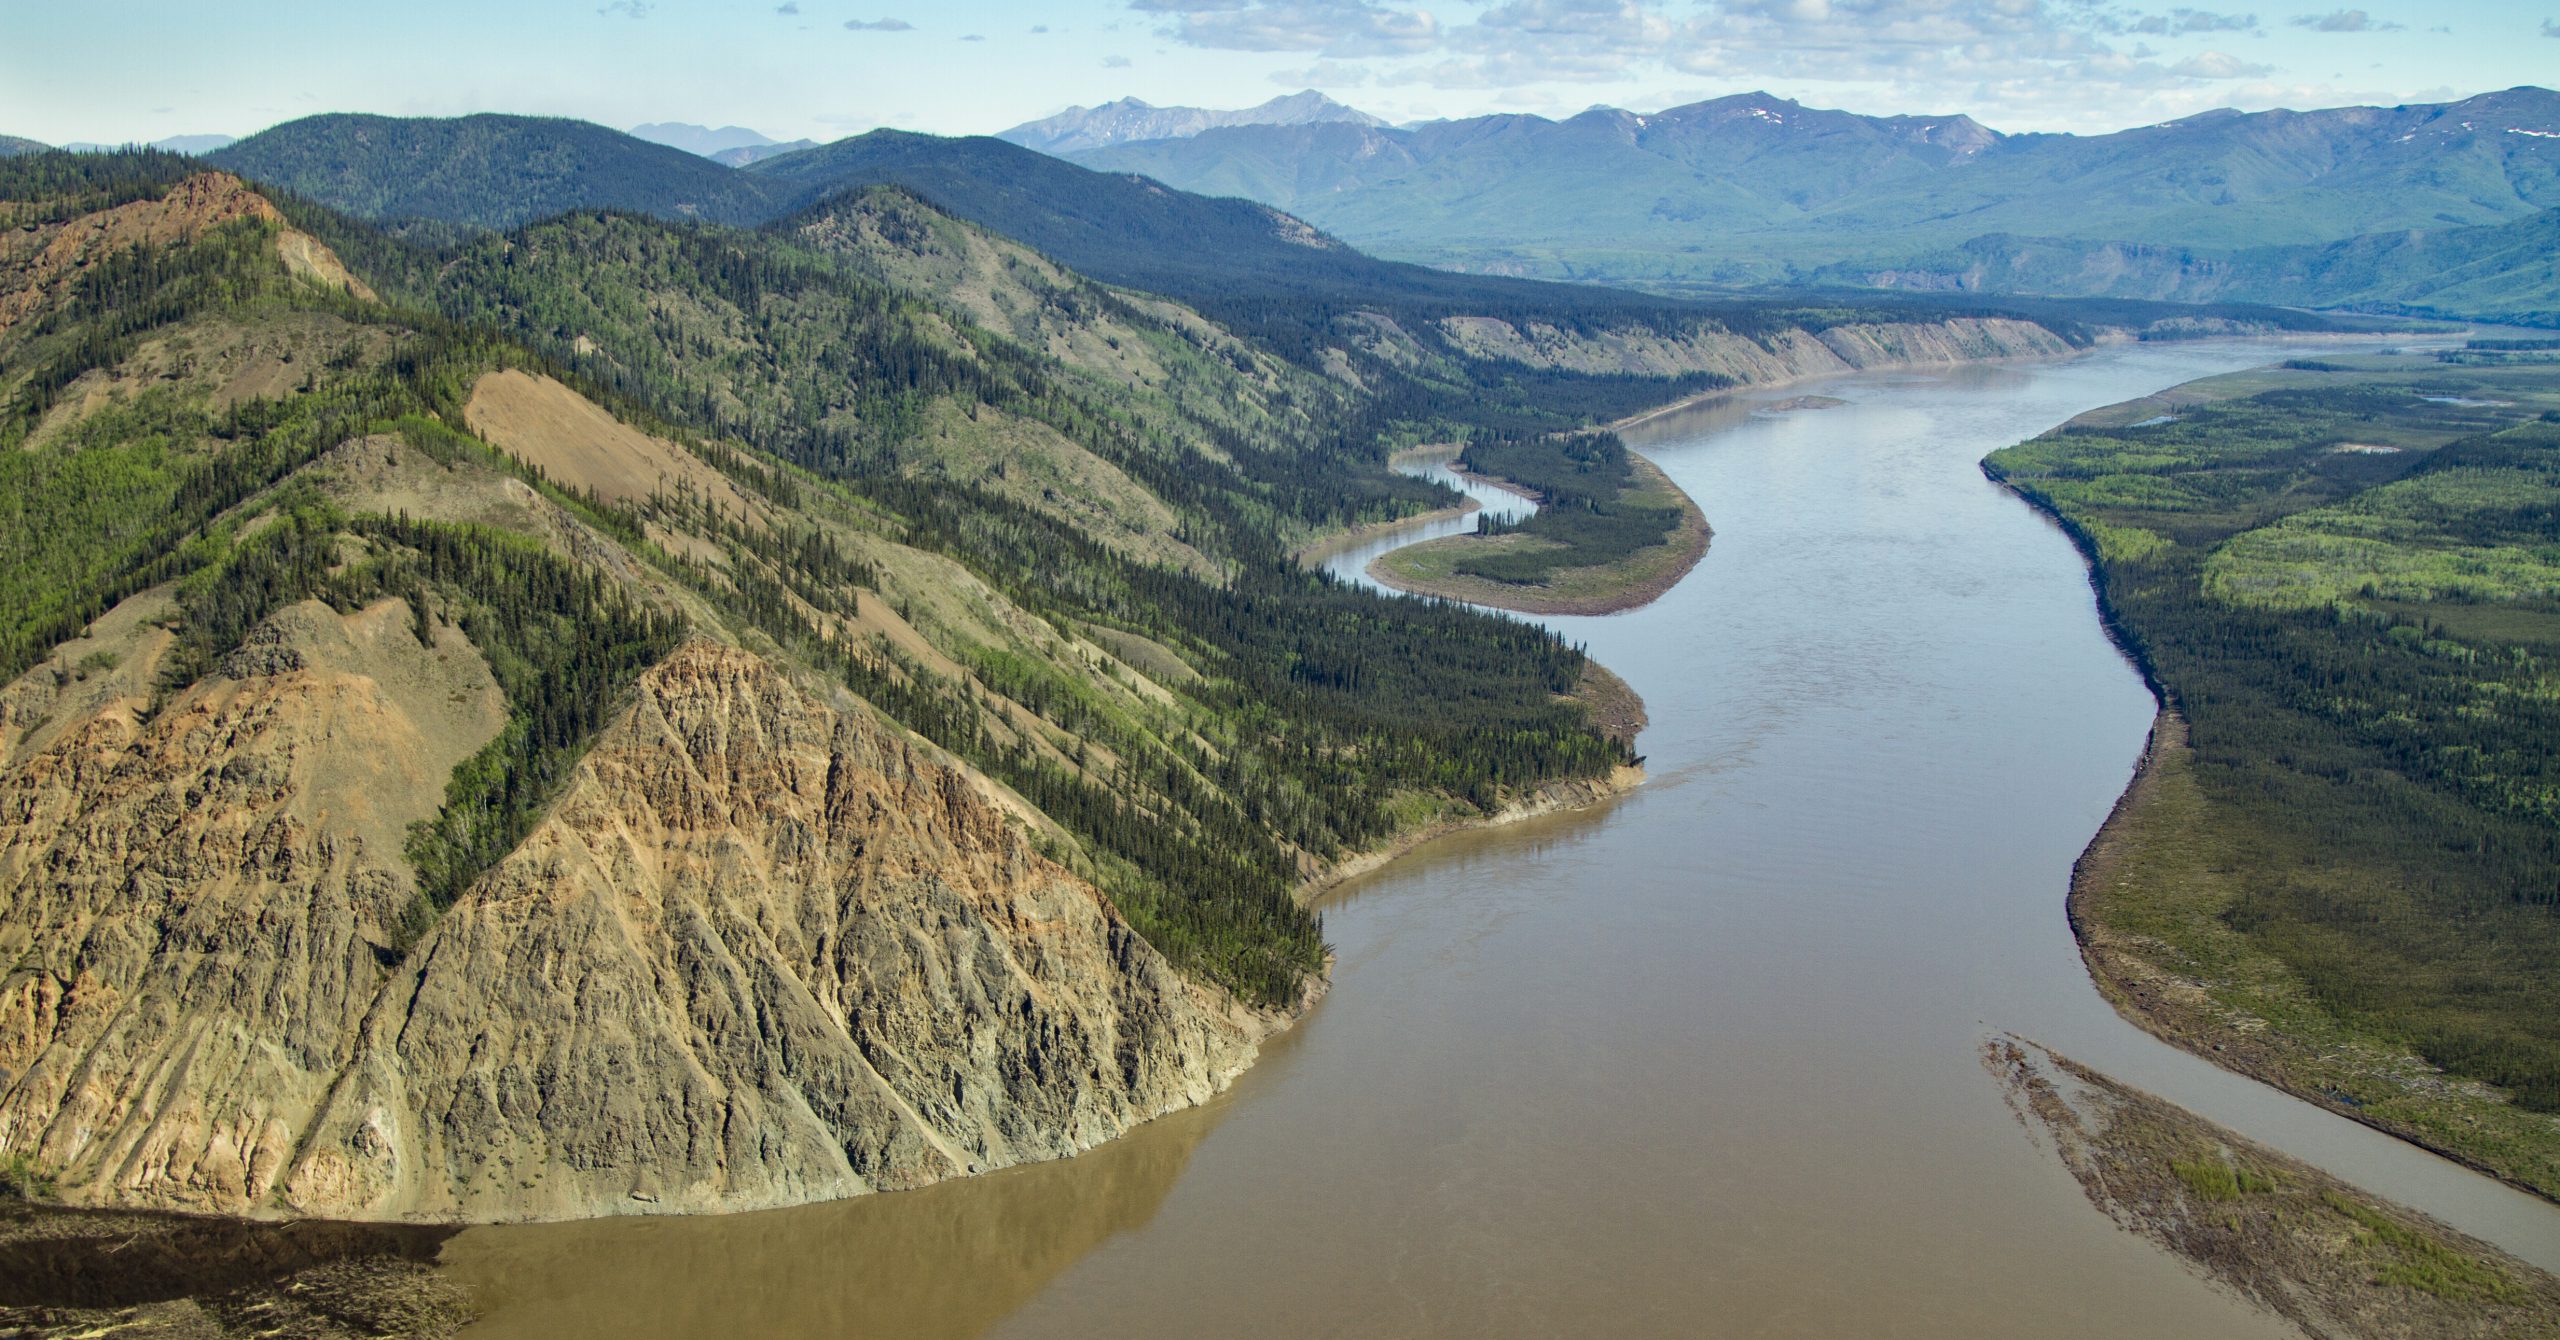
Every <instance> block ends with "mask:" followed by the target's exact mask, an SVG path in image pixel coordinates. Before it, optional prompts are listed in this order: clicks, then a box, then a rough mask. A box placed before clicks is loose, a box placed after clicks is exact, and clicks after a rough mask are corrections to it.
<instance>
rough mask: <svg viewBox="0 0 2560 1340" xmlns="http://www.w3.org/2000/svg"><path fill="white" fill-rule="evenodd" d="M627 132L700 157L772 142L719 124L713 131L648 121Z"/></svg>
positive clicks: (684, 123)
mask: <svg viewBox="0 0 2560 1340" xmlns="http://www.w3.org/2000/svg"><path fill="white" fill-rule="evenodd" d="M631 135H632V138H634V139H642V140H647V141H648V142H650V143H651V144H663V145H665V146H667V147H668V148H670V149H682V150H684V151H685V152H686V153H689V154H699V155H701V156H702V157H704V158H717V157H718V156H720V155H721V154H723V153H725V152H727V151H729V150H731V149H761V148H764V147H765V146H767V145H769V144H772V143H773V137H772V136H770V135H766V134H763V133H762V132H759V131H753V130H749V129H747V128H746V127H745V126H722V127H720V128H719V129H717V130H714V129H712V128H711V127H709V126H698V125H695V124H694V123H692V122H690V121H652V122H650V123H648V124H647V125H642V126H633V127H632V128H631Z"/></svg>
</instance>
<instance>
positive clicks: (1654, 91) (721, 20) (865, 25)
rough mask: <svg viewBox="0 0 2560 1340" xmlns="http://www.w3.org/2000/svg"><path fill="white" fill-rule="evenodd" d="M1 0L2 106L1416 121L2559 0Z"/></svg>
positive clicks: (2440, 33)
mask: <svg viewBox="0 0 2560 1340" xmlns="http://www.w3.org/2000/svg"><path fill="white" fill-rule="evenodd" d="M2201 3H2202V5H2204V6H2208V7H2197V6H2192V5H2186V4H2158V3H2150V2H2149V0H1498V2H1496V3H1467V2H1465V0H1447V2H1445V3H1434V4H1428V5H1423V4H1409V3H1404V0H1044V2H1042V3H1030V2H1028V0H975V2H972V0H956V2H955V0H943V2H942V3H923V2H922V0H759V2H758V3H726V2H724V0H435V3H431V4H418V3H414V2H412V3H404V4H397V5H388V4H376V3H372V2H371V0H329V2H328V3H315V2H313V0H89V2H88V3H84V4H78V5H61V4H37V3H34V0H0V134H15V135H24V136H27V137H29V138H33V139H39V140H44V141H46V142H48V143H61V142H64V141H69V140H90V141H100V142H109V143H118V142H124V141H128V140H141V141H147V140H153V139H159V138H162V137H165V136H169V135H176V134H200V133H226V134H233V135H246V134H249V133H251V132H253V131H256V130H260V129H263V128H265V127H267V126H270V125H274V124H276V123H278V122H281V121H289V120H292V119H294V118H296V117H300V116H306V115H310V114H313V113H317V112H330V111H349V112H378V113H385V114H390V115H403V116H429V115H437V116H441V115H458V114H462V113H467V112H476V111H502V112H520V113H529V114H540V115H557V116H575V117H582V118H585V119H587V120H591V121H598V122H602V123H604V124H606V125H611V126H615V127H622V128H627V127H630V126H632V125H635V124H638V123H641V122H648V121H690V122H699V123H702V124H705V125H711V126H720V125H730V124H736V125H744V126H748V127H751V128H753V129H755V130H758V131H761V132H763V133H765V134H767V135H770V136H772V137H774V138H776V139H796V138H801V137H807V138H811V139H817V140H832V139H837V138H840V137H842V136H845V135H851V134H857V133H860V132H862V131H865V130H870V129H873V128H876V127H879V126H896V127H901V128H904V129H910V130H923V131H930V132H934V133H937V134H972V133H987V132H993V131H997V130H1001V129H1004V128H1006V127H1008V126H1011V125H1014V124H1017V123H1019V122H1022V121H1027V120H1031V119H1034V118H1037V117H1042V116H1047V115H1049V114H1051V113H1054V112H1057V111H1060V110H1062V109H1064V108H1066V107H1069V106H1074V105H1089V104H1093V103H1099V102H1104V101H1108V100H1110V99H1113V98H1118V97H1123V96H1135V97H1139V98H1144V99H1146V100H1147V101H1149V102H1152V103H1155V104H1157V105H1159V106H1168V105H1189V106H1205V107H1242V106H1249V105H1252V104H1254V103H1258V102H1261V101H1263V100H1264V99H1266V98H1269V97H1272V96H1274V95H1277V94H1280V93H1286V92H1294V91H1296V90H1297V89H1300V88H1315V89H1319V90H1321V91H1323V92H1325V93H1328V94H1331V95H1332V96H1334V97H1336V98H1339V99H1341V100H1342V101H1345V102H1348V103H1350V104H1352V105H1354V106H1356V107H1360V108H1362V109H1363V110H1366V111H1369V112H1371V113H1373V114H1375V115H1379V116H1383V117H1386V118H1387V119H1389V120H1392V121H1397V122H1406V121H1416V120H1427V119H1432V118H1438V117H1462V116H1474V115H1480V114H1483V113H1487V112H1535V113H1539V114H1542V115H1549V116H1564V115H1570V114H1572V113H1574V112H1577V111H1580V110H1582V109H1584V108H1586V107H1590V106H1593V105H1596V104H1607V105H1611V106H1618V107H1625V108H1629V109H1631V110H1635V111H1639V112H1650V111H1656V110H1660V109H1661V108H1664V107H1671V106H1677V105H1680V104H1683V103H1688V102H1695V101H1699V100H1701V99H1704V98H1711V97H1717V96H1721V95H1724V94H1728V93H1740V92H1747V91H1754V90H1766V91H1768V92H1772V93H1776V94H1778V95H1780V96H1783V97H1791V98H1794V99H1796V100H1798V101H1800V102H1804V103H1807V104H1810V105H1814V106H1821V107H1839V108H1845V109H1847V110H1849V111H1854V112H1863V113H1868V114H1873V115H1884V114H1894V113H1915V114H1939V115H1943V114H1950V113H1955V112H1965V113H1970V114H1971V115H1973V116H1974V117H1975V118H1976V119H1977V120H1980V121H1982V122H1984V123H1985V124H1987V125H1990V126H1992V127H1994V128H1996V129H1999V130H2004V131H2012V132H2014V131H2028V130H2044V131H2068V132H2075V133H2084V134H2085V133H2097V132H2103V131H2108V130H2116V129H2122V128H2124V127H2127V126H2134V125H2147V124H2150V123H2153V122H2157V121H2163V120H2170V119H2174V118H2177V117H2180V116H2184V115H2188V114H2191V113H2194V112H2198V111H2203V110H2206V109H2208V108H2213V107H2238V108H2241V109H2244V110H2251V111H2255V110H2261V109H2264V108H2269V107H2294V108H2311V107H2328V106H2339V105H2345V104H2350V103H2374V104H2394V103H2405V102H2440V101H2449V100H2452V99H2456V98H2461V97H2465V96H2468V95H2470V94H2474V93H2480V92H2487V91H2490V90H2495V89H2502V88H2508V87H2512V86H2514V85H2517V84H2528V83H2531V84H2541V85H2544V86H2546V87H2548V86H2551V85H2554V84H2560V0H2357V6H2358V7H2340V6H2336V5H2333V4H2308V5H2306V4H2300V3H2251V2H2250V0H2201Z"/></svg>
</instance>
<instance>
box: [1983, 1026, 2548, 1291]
mask: <svg viewBox="0 0 2560 1340" xmlns="http://www.w3.org/2000/svg"><path fill="white" fill-rule="evenodd" d="M1982 1060H1983V1065H1984V1067H1985V1068H1986V1069H1988V1070H1990V1071H1991V1072H1992V1074H1993V1075H1995V1076H1997V1077H1998V1078H1999V1080H2000V1083H2001V1087H2002V1089H2003V1091H2004V1094H2005V1096H2006V1097H2007V1098H2008V1100H2009V1105H2010V1108H2011V1110H2012V1111H2013V1112H2014V1113H2016V1115H2017V1117H2018V1120H2019V1121H2020V1123H2021V1124H2023V1125H2024V1126H2025V1127H2026V1128H2027V1130H2028V1132H2029V1133H2030V1134H2031V1135H2034V1136H2036V1137H2039V1142H2040V1143H2044V1144H2047V1145H2048V1146H2049V1147H2050V1148H2051V1149H2052V1150H2053V1151H2054V1153H2055V1154H2057V1155H2058V1156H2059V1157H2060V1158H2061V1160H2062V1162H2063V1164H2064V1165H2065V1166H2066V1167H2068V1168H2069V1169H2070V1170H2071V1174H2072V1176H2073V1177H2074V1178H2075V1179H2076V1180H2077V1181H2078V1182H2079V1183H2080V1187H2081V1190H2082V1192H2083V1193H2084V1194H2085V1195H2087V1196H2088V1198H2089V1202H2090V1203H2091V1204H2092V1205H2095V1206H2097V1207H2098V1208H2099V1209H2100V1210H2102V1211H2104V1212H2105V1213H2106V1215H2107V1216H2108V1217H2109V1218H2111V1219H2113V1220H2115V1222H2116V1223H2117V1224H2118V1225H2120V1226H2122V1227H2123V1228H2125V1229H2126V1230H2127V1231H2129V1232H2132V1233H2136V1234H2139V1235H2141V1236H2142V1237H2145V1238H2148V1239H2150V1240H2151V1241H2153V1242H2155V1243H2157V1244H2159V1245H2160V1246H2162V1247H2164V1248H2167V1249H2168V1250H2170V1251H2172V1252H2175V1253H2177V1254H2178V1255H2179V1256H2180V1257H2182V1258H2184V1259H2185V1260H2187V1261H2188V1262H2190V1263H2191V1264H2193V1265H2194V1266H2195V1267H2196V1268H2197V1269H2199V1270H2201V1271H2203V1272H2204V1273H2205V1274H2206V1275H2207V1276H2208V1277H2210V1278H2212V1279H2213V1280H2214V1281H2215V1282H2217V1283H2219V1284H2221V1285H2222V1286H2223V1287H2225V1288H2227V1289H2230V1290H2232V1291H2233V1292H2235V1293H2237V1294H2239V1295H2240V1296H2241V1297H2243V1298H2246V1299H2248V1300H2249V1301H2250V1302H2252V1303H2255V1304H2257V1305H2258V1306H2260V1307H2263V1308H2266V1309H2267V1310H2268V1311H2271V1312H2274V1313H2275V1314H2277V1315H2278V1316H2281V1317H2283V1318H2284V1319H2285V1320H2287V1321H2290V1322H2292V1323H2293V1324H2294V1325H2296V1326H2299V1327H2301V1328H2302V1329H2303V1331H2304V1332H2305V1333H2306V1334H2310V1335H2315V1336H2322V1337H2335V1338H2336V1340H2349V1338H2355V1340H2363V1338H2366V1337H2370V1338H2371V1340H2385V1337H2389V1338H2390V1340H2412V1338H2416V1337H2425V1338H2427V1340H2434V1338H2436V1337H2442V1338H2443V1340H2453V1338H2454V1337H2471V1336H2491V1335H2495V1336H2518V1337H2523V1336H2541V1337H2551V1336H2560V1280H2555V1279H2554V1278H2553V1277H2552V1276H2551V1275H2549V1274H2548V1273H2546V1272H2544V1271H2541V1270H2537V1269H2535V1268H2534V1267H2533V1266H2531V1265H2529V1264H2527V1263H2525V1262H2522V1261H2519V1260H2517V1259H2515V1258H2514V1257H2512V1256H2509V1255H2507V1254H2506V1253H2504V1252H2502V1251H2499V1250H2498V1249H2497V1248H2495V1247H2493V1246H2491V1245H2489V1244H2488V1243H2485V1242H2481V1241H2479V1240H2478V1239H2476V1238H2472V1237H2469V1236H2466V1235H2464V1234H2462V1233H2459V1232H2456V1231H2455V1230H2453V1229H2452V1228H2449V1227H2447V1226H2446V1225H2444V1224H2442V1223H2439V1222H2437V1221H2436V1220H2434V1219H2432V1218H2429V1217H2428V1216H2426V1215H2423V1214H2420V1213H2418V1212H2416V1211H2414V1210H2410V1209H2408V1208H2406V1207H2403V1206H2400V1205H2395V1204H2392V1203H2390V1202H2388V1201H2384V1200H2380V1199H2378V1198H2376V1197H2374V1196H2371V1195H2369V1194H2367V1193H2366V1192H2364V1191H2362V1190H2360V1189H2358V1188H2356V1187H2354V1186H2351V1185H2349V1184H2347V1183H2345V1182H2343V1181H2340V1180H2339V1179H2337V1178H2335V1177H2332V1176H2330V1175H2329V1174H2327V1173H2325V1172H2322V1171H2321V1170H2319V1169H2318V1168H2315V1167H2312V1166H2311V1165H2309V1164H2307V1163H2304V1162H2302V1161H2300V1160H2298V1159H2294V1158H2289V1157H2287V1156H2285V1155H2283V1154H2280V1153H2277V1152H2276V1151H2274V1150H2271V1149H2268V1148H2266V1147H2265V1146H2263V1145H2259V1144H2256V1143H2254V1142H2252V1141H2249V1140H2246V1139H2243V1138H2241V1137H2240V1136H2239V1135H2237V1134H2234V1133H2233V1132H2231V1131H2228V1130H2225V1129H2223V1128H2222V1127H2219V1126H2216V1125H2214V1124H2213V1123H2211V1122H2209V1121H2206V1120H2205V1119H2204V1118H2202V1117H2199V1116H2197V1115H2195V1114H2194V1113H2192V1112H2189V1111H2187V1110H2185V1109H2184V1108H2180V1107H2176V1106H2173V1105H2171V1104H2169V1103H2166V1102H2163V1101H2162V1100H2160V1099H2158V1098H2155V1097H2153V1096H2152V1095H2150V1094H2147V1093H2144V1092H2142V1091H2140V1090H2138V1089H2134V1088H2131V1087H2129V1086H2126V1085H2124V1084H2121V1083H2118V1082H2117V1081H2115V1080H2114V1079H2111V1078H2109V1077H2108V1076H2105V1075H2102V1074H2099V1073H2098V1072H2096V1071H2094V1070H2091V1069H2090V1068H2088V1067H2086V1066H2083V1065H2080V1064H2078V1063H2077V1062H2074V1061H2072V1060H2070V1059H2069V1058H2067V1057H2064V1056H2059V1055H2056V1054H2054V1053H2052V1052H2050V1051H2047V1050H2045V1049H2043V1048H2041V1047H2038V1046H2036V1045H2035V1044H2033V1043H2029V1042H2026V1041H2024V1040H2023V1039H2019V1038H2014V1037H2006V1036H2003V1037H1996V1038H1993V1039H1991V1040H1990V1041H1989V1042H1987V1043H1985V1044H1984V1047H1983V1055H1982Z"/></svg>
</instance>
